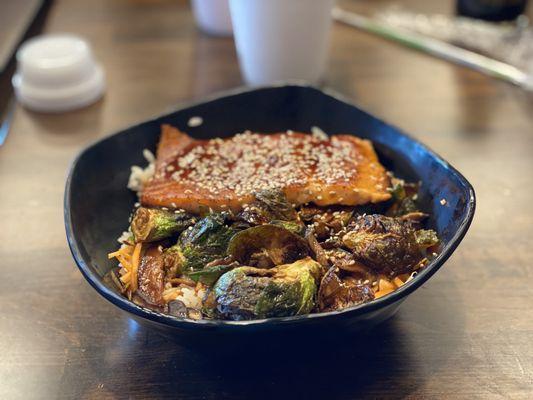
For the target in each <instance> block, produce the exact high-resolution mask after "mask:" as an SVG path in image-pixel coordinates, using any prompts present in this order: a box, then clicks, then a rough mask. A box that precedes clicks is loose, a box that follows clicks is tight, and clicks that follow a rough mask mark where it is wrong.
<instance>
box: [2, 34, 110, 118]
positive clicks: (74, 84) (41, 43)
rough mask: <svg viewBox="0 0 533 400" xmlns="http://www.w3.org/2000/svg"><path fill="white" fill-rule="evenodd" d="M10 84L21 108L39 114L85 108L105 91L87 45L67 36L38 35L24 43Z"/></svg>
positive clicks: (18, 53)
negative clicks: (39, 112) (23, 106)
mask: <svg viewBox="0 0 533 400" xmlns="http://www.w3.org/2000/svg"><path fill="white" fill-rule="evenodd" d="M12 82H13V87H14V88H15V95H16V97H17V99H18V100H19V101H20V102H21V103H22V104H23V105H25V106H26V107H28V108H30V109H32V110H35V111H43V112H62V111H68V110H74V109H77V108H81V107H84V106H87V105H89V104H92V103H94V102H95V101H96V100H98V99H99V98H100V97H102V95H103V93H104V90H105V77H104V72H103V70H102V67H101V66H100V65H98V64H97V63H96V61H95V60H94V57H93V54H92V51H91V48H90V46H89V44H88V43H87V41H85V40H84V39H82V38H80V37H78V36H75V35H70V34H50V35H42V36H38V37H35V38H33V39H30V40H29V41H27V42H26V43H24V44H23V45H22V46H21V48H20V49H19V51H18V52H17V72H16V74H15V76H14V77H13V80H12Z"/></svg>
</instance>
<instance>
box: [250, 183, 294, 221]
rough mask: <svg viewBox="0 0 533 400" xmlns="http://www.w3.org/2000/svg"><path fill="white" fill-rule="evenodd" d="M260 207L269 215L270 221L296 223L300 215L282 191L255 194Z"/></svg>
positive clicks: (265, 191)
mask: <svg viewBox="0 0 533 400" xmlns="http://www.w3.org/2000/svg"><path fill="white" fill-rule="evenodd" d="M255 198H256V203H257V205H258V207H260V208H261V209H263V210H265V212H267V213H268V215H269V217H270V218H269V219H270V220H274V219H278V220H283V221H295V220H297V219H298V213H297V212H296V210H295V209H294V207H293V206H292V204H291V203H289V201H288V200H287V197H285V194H284V193H283V191H281V190H262V191H260V192H257V193H255Z"/></svg>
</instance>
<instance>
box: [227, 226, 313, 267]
mask: <svg viewBox="0 0 533 400" xmlns="http://www.w3.org/2000/svg"><path fill="white" fill-rule="evenodd" d="M228 254H230V255H231V256H232V257H233V259H234V260H236V261H239V262H240V263H241V264H244V265H249V266H254V267H260V268H270V267H273V266H275V265H281V264H287V263H291V262H294V261H296V260H299V259H302V258H304V257H306V256H307V255H308V254H309V248H308V246H307V243H306V241H305V240H304V239H303V238H302V237H300V236H298V235H296V234H294V233H292V232H291V231H289V230H287V229H285V228H282V227H281V226H276V225H259V226H254V227H252V228H248V229H245V230H243V231H240V232H239V233H237V234H236V235H235V236H233V238H232V239H231V241H230V242H229V245H228Z"/></svg>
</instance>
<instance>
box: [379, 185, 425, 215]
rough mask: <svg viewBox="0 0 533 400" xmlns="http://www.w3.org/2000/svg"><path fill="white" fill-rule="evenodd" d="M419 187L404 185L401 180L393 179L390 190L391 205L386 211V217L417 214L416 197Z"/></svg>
mask: <svg viewBox="0 0 533 400" xmlns="http://www.w3.org/2000/svg"><path fill="white" fill-rule="evenodd" d="M419 186H420V185H419V184H417V183H406V182H404V181H403V180H402V179H397V178H393V179H392V189H391V194H392V199H393V204H392V206H391V207H390V208H389V210H388V211H387V216H389V217H399V216H402V215H405V214H409V213H414V212H417V211H418V206H417V205H416V197H417V195H418V189H419Z"/></svg>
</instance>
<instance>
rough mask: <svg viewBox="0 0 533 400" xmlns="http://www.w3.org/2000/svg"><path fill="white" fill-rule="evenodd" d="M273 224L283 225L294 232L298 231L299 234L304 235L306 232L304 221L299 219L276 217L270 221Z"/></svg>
mask: <svg viewBox="0 0 533 400" xmlns="http://www.w3.org/2000/svg"><path fill="white" fill-rule="evenodd" d="M270 224H271V225H276V226H281V227H282V228H285V229H287V230H288V231H291V232H292V233H296V234H297V235H300V236H303V235H304V233H305V225H304V224H303V223H302V222H299V221H298V222H297V221H281V220H278V219H274V220H272V221H270Z"/></svg>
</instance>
